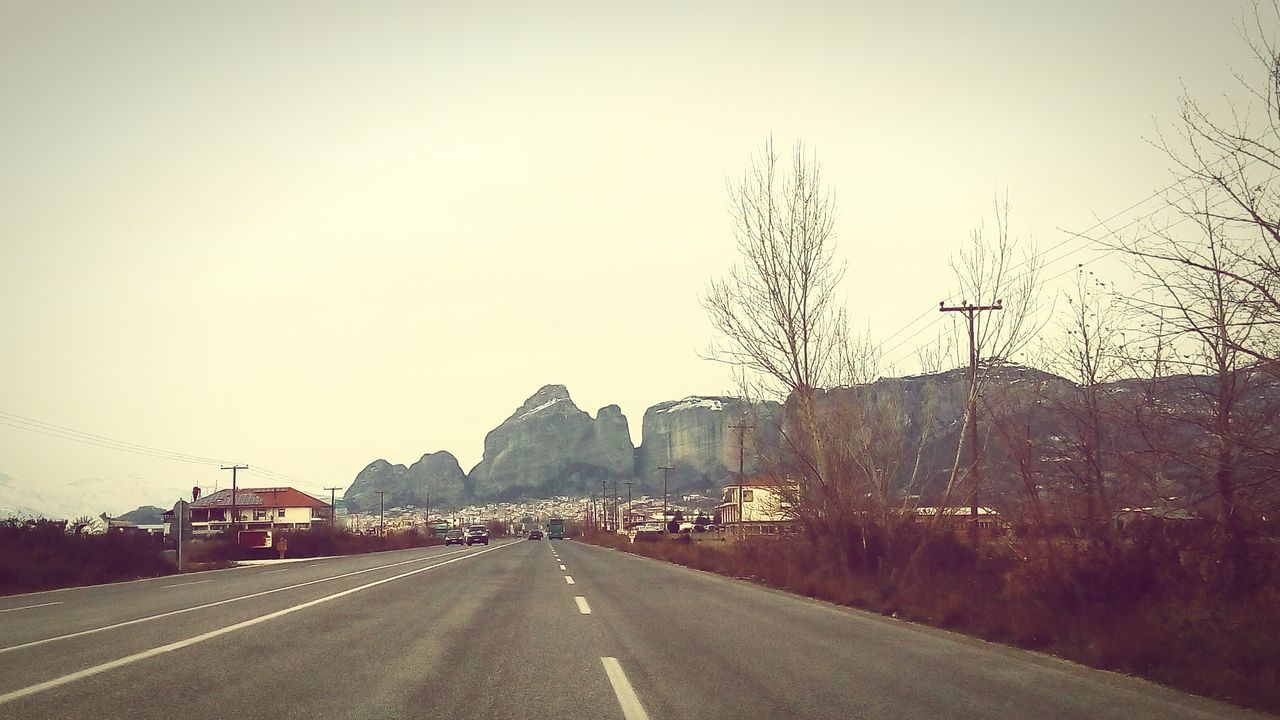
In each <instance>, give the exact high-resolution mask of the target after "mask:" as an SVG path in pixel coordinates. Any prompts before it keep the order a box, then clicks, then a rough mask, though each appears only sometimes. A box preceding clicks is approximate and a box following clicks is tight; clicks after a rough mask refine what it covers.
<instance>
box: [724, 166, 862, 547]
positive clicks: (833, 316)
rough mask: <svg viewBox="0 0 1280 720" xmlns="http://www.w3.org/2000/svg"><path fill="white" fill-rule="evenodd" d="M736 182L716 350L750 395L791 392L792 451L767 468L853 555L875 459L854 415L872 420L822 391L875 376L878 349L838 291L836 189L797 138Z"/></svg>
mask: <svg viewBox="0 0 1280 720" xmlns="http://www.w3.org/2000/svg"><path fill="white" fill-rule="evenodd" d="M728 193H729V211H730V216H731V219H732V224H733V232H734V238H735V240H736V241H737V247H738V254H739V263H738V264H737V265H736V266H735V267H734V268H733V269H732V270H731V271H730V273H729V274H728V276H727V277H725V278H724V279H721V280H717V281H715V282H712V283H711V285H710V287H709V288H708V291H707V294H706V296H705V297H704V299H703V305H704V307H705V308H706V310H707V312H708V314H709V316H710V318H711V322H712V325H713V327H714V328H715V330H716V332H717V335H718V336H719V341H718V342H717V343H716V344H714V345H713V346H712V353H711V354H712V357H713V358H715V359H717V360H720V361H722V362H727V363H731V364H733V365H735V366H736V367H737V368H738V369H739V370H740V371H741V373H740V382H741V384H742V386H743V388H742V389H743V393H744V395H746V396H747V397H749V398H760V397H762V396H763V397H769V396H773V397H775V398H777V399H781V400H784V401H785V402H786V411H785V413H783V419H781V421H778V419H775V422H777V423H778V426H777V427H776V428H772V429H773V430H775V431H776V433H777V436H778V437H780V438H781V443H782V449H783V451H784V454H785V455H786V458H785V459H781V458H780V459H776V460H775V463H774V467H772V468H769V469H771V470H772V471H773V472H776V473H778V474H792V475H793V476H794V477H795V480H796V482H797V483H798V490H797V491H796V492H795V493H794V494H793V495H794V496H793V497H791V498H788V500H789V505H790V506H791V508H792V509H793V512H794V514H795V515H796V517H797V519H799V520H801V521H802V522H803V523H804V524H805V525H806V526H807V527H808V528H809V529H810V530H811V532H813V533H814V534H815V536H818V537H821V538H825V539H826V540H830V541H833V542H834V543H835V544H836V546H837V548H838V549H839V551H840V552H842V553H846V554H847V553H848V552H849V551H850V550H851V547H850V543H849V537H850V536H851V533H853V532H854V529H855V526H857V525H858V523H857V522H856V520H855V516H856V515H857V513H858V508H859V507H860V506H861V504H862V499H863V498H864V497H865V482H864V481H865V479H866V478H867V477H868V475H867V472H868V470H867V469H868V468H871V467H872V466H873V465H874V464H875V463H874V462H872V461H869V460H866V459H865V458H863V457H862V456H860V455H856V454H851V453H854V452H855V451H857V450H858V449H859V448H864V447H865V446H864V445H861V444H858V443H857V442H855V441H854V440H853V439H852V438H854V437H855V436H857V434H858V431H857V429H856V428H854V427H851V426H850V425H849V423H858V424H861V423H864V422H867V421H868V419H867V416H866V414H865V413H862V412H857V411H852V410H851V411H849V412H847V413H845V414H844V415H842V416H841V417H840V418H834V417H828V418H821V417H819V409H818V396H819V394H820V393H821V392H822V391H823V390H824V389H826V388H830V387H835V386H841V385H852V384H856V383H859V382H866V381H868V380H871V379H874V377H875V375H876V366H877V363H878V352H877V350H876V348H875V346H874V344H873V343H872V342H871V341H870V339H869V337H866V336H855V335H853V334H852V333H851V332H850V330H849V324H848V321H847V318H846V315H845V312H844V308H843V305H842V303H841V302H840V298H839V296H838V289H839V285H840V282H841V280H842V279H843V277H844V272H845V265H844V263H843V262H841V261H840V260H839V259H838V258H837V257H836V252H835V248H836V246H835V241H836V231H835V215H836V210H835V200H834V197H833V194H832V192H831V191H830V190H829V189H828V188H827V187H826V186H825V185H824V184H823V180H822V170H821V165H820V163H819V162H818V160H817V158H816V157H815V156H814V155H812V154H811V153H809V152H807V151H806V150H805V148H804V146H803V145H801V144H799V143H797V144H796V145H795V146H794V147H793V148H792V150H791V152H790V154H789V155H788V156H786V157H783V156H782V155H781V154H780V153H779V152H778V150H777V149H776V148H775V146H774V144H773V141H772V140H770V141H768V142H766V143H765V145H764V147H763V148H762V149H761V151H760V152H759V153H758V154H757V155H756V156H755V157H754V158H753V159H752V162H751V165H750V167H749V168H748V170H747V171H746V172H745V173H744V174H743V176H742V177H741V178H740V179H739V180H738V181H736V182H731V183H730V184H729V188H728ZM836 420H839V422H835V421H836ZM837 427H838V428H840V431H838V432H837V431H836V430H835V428H837ZM766 460H767V459H766ZM768 465H769V463H768V462H766V467H768Z"/></svg>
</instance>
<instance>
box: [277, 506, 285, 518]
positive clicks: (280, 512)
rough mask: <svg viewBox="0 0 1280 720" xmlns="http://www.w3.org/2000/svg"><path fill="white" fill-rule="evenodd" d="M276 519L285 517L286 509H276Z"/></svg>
mask: <svg viewBox="0 0 1280 720" xmlns="http://www.w3.org/2000/svg"><path fill="white" fill-rule="evenodd" d="M276 517H284V508H276Z"/></svg>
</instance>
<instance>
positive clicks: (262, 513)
mask: <svg viewBox="0 0 1280 720" xmlns="http://www.w3.org/2000/svg"><path fill="white" fill-rule="evenodd" d="M253 519H254V520H266V519H267V511H266V510H254V511H253Z"/></svg>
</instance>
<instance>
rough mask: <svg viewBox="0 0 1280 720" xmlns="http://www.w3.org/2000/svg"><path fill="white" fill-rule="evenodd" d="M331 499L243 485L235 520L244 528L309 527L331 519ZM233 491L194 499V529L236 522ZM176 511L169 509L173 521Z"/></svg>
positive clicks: (168, 519) (200, 530)
mask: <svg viewBox="0 0 1280 720" xmlns="http://www.w3.org/2000/svg"><path fill="white" fill-rule="evenodd" d="M331 512H332V509H331V508H330V507H329V503H327V502H325V501H323V500H319V499H317V498H313V497H311V496H310V495H308V494H306V493H304V492H301V491H299V490H295V489H293V488H291V487H273V488H240V489H239V490H238V491H237V492H236V497H235V522H236V523H238V524H239V526H240V529H242V530H306V529H308V528H311V527H313V526H315V525H320V524H324V523H328V522H330V517H331V515H330V513H331ZM231 513H232V503H231V491H230V490H219V491H218V492H215V493H212V494H210V495H205V496H204V497H202V498H200V499H198V500H195V501H193V502H192V503H191V530H192V532H193V533H195V534H196V535H208V534H210V533H216V532H221V531H223V530H226V529H227V528H228V527H230V525H231V522H232V517H231ZM172 520H173V511H172V510H170V511H169V512H167V513H165V521H166V522H172Z"/></svg>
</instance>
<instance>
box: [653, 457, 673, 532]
mask: <svg viewBox="0 0 1280 720" xmlns="http://www.w3.org/2000/svg"><path fill="white" fill-rule="evenodd" d="M654 469H655V470H661V471H662V532H666V531H667V472H668V471H670V470H675V468H673V467H671V466H670V465H663V466H662V467H660V468H654Z"/></svg>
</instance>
